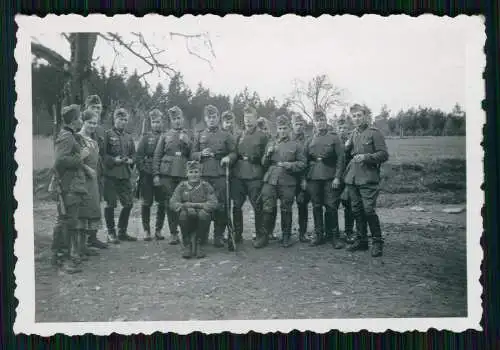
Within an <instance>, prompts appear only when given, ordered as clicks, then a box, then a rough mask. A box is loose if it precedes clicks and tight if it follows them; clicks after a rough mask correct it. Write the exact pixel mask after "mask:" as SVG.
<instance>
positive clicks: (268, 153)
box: [266, 145, 274, 157]
mask: <svg viewBox="0 0 500 350" xmlns="http://www.w3.org/2000/svg"><path fill="white" fill-rule="evenodd" d="M273 152H274V146H272V145H271V146H269V147H268V148H267V151H266V156H268V157H269V156H271V154H273Z"/></svg>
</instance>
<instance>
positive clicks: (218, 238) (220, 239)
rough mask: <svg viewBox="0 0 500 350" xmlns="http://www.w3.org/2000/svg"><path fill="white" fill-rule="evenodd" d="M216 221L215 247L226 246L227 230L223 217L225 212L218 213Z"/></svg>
mask: <svg viewBox="0 0 500 350" xmlns="http://www.w3.org/2000/svg"><path fill="white" fill-rule="evenodd" d="M216 215H217V216H218V217H216V219H215V221H214V247H216V248H222V247H224V231H225V230H226V223H225V220H224V219H223V215H224V213H217V214H216Z"/></svg>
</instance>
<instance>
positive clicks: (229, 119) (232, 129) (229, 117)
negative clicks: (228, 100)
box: [221, 111, 243, 142]
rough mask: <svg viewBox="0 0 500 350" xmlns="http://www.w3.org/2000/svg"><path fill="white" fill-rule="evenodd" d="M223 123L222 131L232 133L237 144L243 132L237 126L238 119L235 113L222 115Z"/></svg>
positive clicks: (225, 112)
mask: <svg viewBox="0 0 500 350" xmlns="http://www.w3.org/2000/svg"><path fill="white" fill-rule="evenodd" d="M221 121H222V130H224V131H227V132H228V133H230V134H231V135H232V136H233V138H234V140H235V142H237V140H238V139H239V138H240V136H241V134H242V133H243V132H242V131H241V130H240V129H239V128H238V127H237V126H236V125H235V124H236V118H235V116H234V113H233V112H231V111H224V112H223V113H222V114H221Z"/></svg>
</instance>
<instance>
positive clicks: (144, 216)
mask: <svg viewBox="0 0 500 350" xmlns="http://www.w3.org/2000/svg"><path fill="white" fill-rule="evenodd" d="M141 220H142V228H143V229H144V236H145V237H144V240H145V241H151V240H152V238H151V228H150V220H151V207H150V206H147V205H143V206H142V207H141Z"/></svg>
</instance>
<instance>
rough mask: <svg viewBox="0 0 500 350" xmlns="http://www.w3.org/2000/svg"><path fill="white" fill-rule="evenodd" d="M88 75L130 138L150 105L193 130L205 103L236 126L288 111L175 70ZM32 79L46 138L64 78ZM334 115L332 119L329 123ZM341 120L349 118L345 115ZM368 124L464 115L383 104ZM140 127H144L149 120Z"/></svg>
mask: <svg viewBox="0 0 500 350" xmlns="http://www.w3.org/2000/svg"><path fill="white" fill-rule="evenodd" d="M88 74H90V88H89V93H90V94H98V95H99V96H100V97H101V99H102V103H103V109H104V110H103V117H102V123H103V124H104V125H105V126H111V115H112V112H113V110H114V109H115V108H116V107H119V106H120V107H124V108H126V109H127V110H128V111H129V112H130V115H131V118H130V124H129V127H128V129H129V131H130V132H132V133H133V134H134V135H135V136H137V135H138V134H140V132H141V130H142V127H143V121H144V118H145V117H146V116H147V113H148V111H150V110H151V109H152V108H159V109H160V110H161V111H162V112H163V113H164V114H165V115H166V111H167V109H168V108H170V107H172V106H174V105H177V106H179V107H181V108H182V110H183V111H184V114H185V117H186V127H188V128H194V129H197V128H201V127H202V125H203V121H202V116H203V108H204V106H206V105H207V104H213V105H215V106H217V107H218V108H219V110H220V111H221V112H222V111H225V110H229V109H231V110H232V111H233V112H234V113H235V115H236V118H237V122H238V123H239V124H240V125H242V122H243V121H242V118H243V109H244V107H245V105H247V104H250V105H252V106H254V107H256V109H257V112H258V114H259V116H264V117H266V118H268V119H269V120H270V122H271V128H273V127H274V120H275V118H276V117H277V116H278V115H280V114H287V115H289V114H290V112H291V109H290V105H289V104H288V103H287V102H285V103H279V102H278V101H277V100H276V99H275V98H269V99H265V100H261V98H260V96H259V95H258V93H257V92H251V91H249V90H248V89H247V88H244V89H243V90H242V91H241V92H239V93H237V94H236V95H235V96H233V97H231V96H229V95H221V94H215V93H213V92H211V91H210V90H209V89H207V88H205V87H204V86H203V85H202V84H201V83H200V84H198V86H197V88H196V90H195V91H192V90H191V89H190V88H189V87H188V86H186V85H185V84H184V82H183V78H182V74H180V73H177V74H175V75H174V76H173V77H172V78H171V79H170V80H169V81H168V83H166V84H158V85H157V86H156V88H155V89H150V88H149V87H148V86H147V85H146V84H145V82H144V81H143V80H142V79H141V78H140V76H139V75H138V74H137V72H133V73H132V74H130V73H129V72H128V71H127V69H123V70H122V71H121V72H116V71H114V70H113V69H111V70H109V71H108V70H106V68H105V67H101V68H100V69H95V68H93V69H92V70H91V71H90V72H89V73H88ZM32 79H33V83H32V89H33V90H32V96H33V102H32V103H33V106H32V107H33V133H34V134H35V135H46V136H49V135H52V134H53V133H54V123H53V120H54V115H53V109H54V108H55V109H56V110H60V109H61V107H62V104H63V101H62V100H63V99H62V95H63V89H64V84H65V82H66V80H67V76H65V75H64V73H63V72H60V71H59V70H57V69H55V68H53V67H52V66H46V65H40V64H37V63H33V64H32ZM344 113H346V112H344ZM336 117H337V116H334V117H333V119H332V120H333V122H335V118H336ZM346 118H347V119H348V120H349V121H350V119H349V117H348V116H347V114H346ZM166 120H168V119H166ZM373 122H374V125H375V126H376V127H378V128H379V129H380V130H382V132H384V134H386V135H401V136H423V135H428V136H440V135H465V113H463V112H462V110H461V107H460V106H459V105H456V106H455V107H454V109H453V111H452V113H445V112H443V111H441V110H437V109H431V108H422V107H419V108H417V109H415V108H410V109H409V110H406V111H399V112H398V113H397V114H396V115H391V114H390V111H389V110H388V109H387V107H386V106H384V107H383V108H382V110H381V111H380V113H379V115H377V116H375V117H374V118H373ZM144 125H146V129H147V127H148V123H144ZM166 127H168V125H166ZM308 129H309V130H310V129H311V126H309V128H308Z"/></svg>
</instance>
